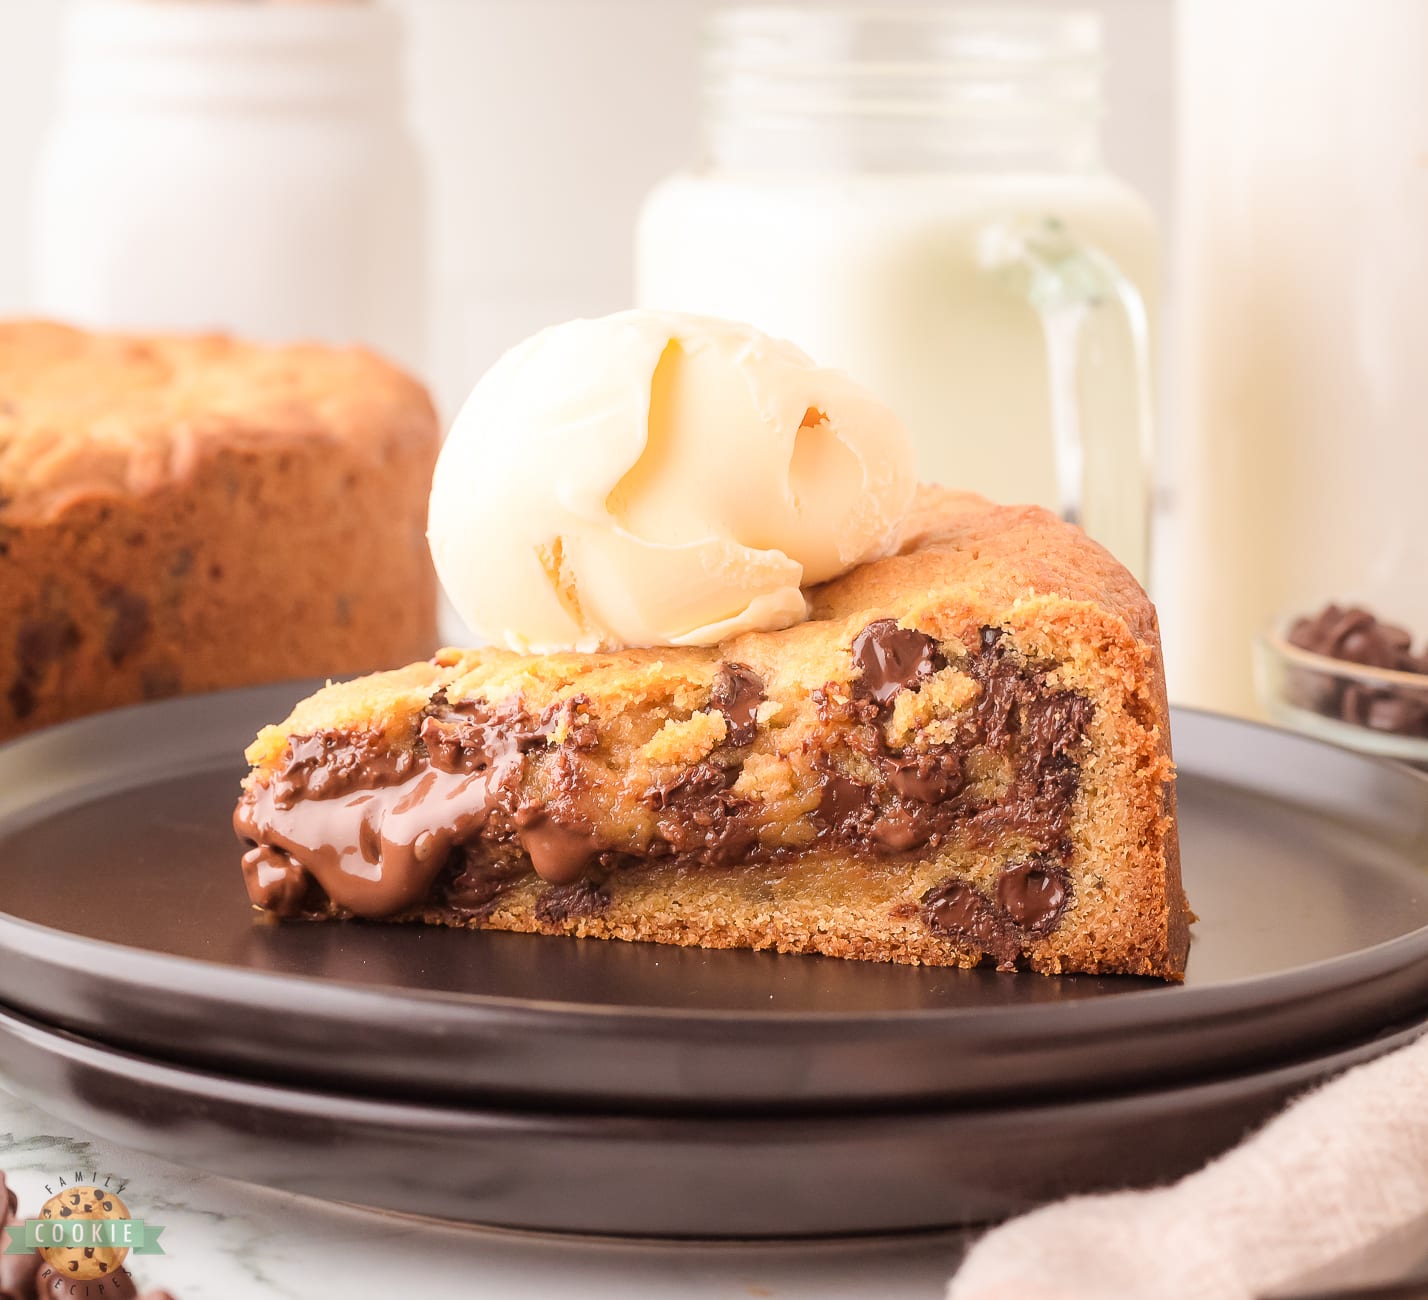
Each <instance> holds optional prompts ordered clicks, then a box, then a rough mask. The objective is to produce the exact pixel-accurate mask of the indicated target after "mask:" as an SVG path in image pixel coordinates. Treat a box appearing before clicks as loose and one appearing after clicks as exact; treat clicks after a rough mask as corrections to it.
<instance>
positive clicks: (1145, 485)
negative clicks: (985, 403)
mask: <svg viewBox="0 0 1428 1300" xmlns="http://www.w3.org/2000/svg"><path fill="white" fill-rule="evenodd" d="M980 255H981V262H982V265H983V267H984V268H985V269H986V270H988V271H989V272H991V273H993V274H995V275H997V276H999V277H1000V278H1001V279H1002V280H1003V282H1004V283H1005V284H1006V285H1007V287H1008V289H1009V291H1011V292H1013V293H1016V294H1017V295H1018V296H1020V297H1021V298H1023V299H1024V300H1025V301H1026V303H1027V304H1028V305H1029V306H1030V307H1031V309H1032V310H1033V311H1034V312H1035V313H1036V315H1037V319H1038V320H1039V321H1040V323H1041V330H1042V335H1043V337H1044V339H1045V343H1046V370H1047V383H1048V389H1049V396H1050V403H1051V434H1052V442H1053V453H1054V456H1055V465H1056V483H1057V492H1058V496H1059V498H1060V507H1061V515H1062V518H1064V519H1067V520H1069V521H1070V522H1071V523H1075V524H1080V525H1081V526H1082V527H1084V528H1085V529H1086V531H1087V532H1089V533H1090V534H1091V535H1092V536H1093V537H1095V538H1097V540H1099V541H1101V542H1103V543H1104V544H1105V545H1106V546H1107V547H1108V548H1109V549H1110V550H1111V551H1113V552H1114V553H1115V554H1116V556H1117V558H1119V559H1120V560H1121V561H1122V562H1123V563H1124V564H1126V565H1127V566H1128V567H1129V568H1130V569H1131V570H1132V571H1133V572H1135V573H1136V575H1137V576H1138V577H1139V578H1140V579H1141V580H1142V581H1144V580H1145V576H1146V569H1147V567H1148V563H1149V550H1150V456H1151V397H1150V394H1151V373H1150V338H1149V327H1148V323H1147V317H1146V309H1145V302H1144V300H1143V299H1142V297H1141V294H1140V291H1139V290H1138V289H1137V288H1136V286H1135V284H1134V283H1133V282H1132V281H1131V280H1130V278H1129V277H1128V276H1127V275H1126V274H1125V273H1124V272H1123V271H1122V270H1121V269H1120V267H1118V266H1117V265H1116V263H1115V262H1114V261H1113V260H1112V259H1111V258H1110V257H1109V256H1108V255H1107V254H1106V253H1104V252H1102V251H1101V250H1100V249H1098V248H1095V247H1093V246H1092V245H1090V244H1088V243H1086V242H1084V241H1082V240H1079V239H1078V238H1077V237H1076V236H1075V235H1073V234H1072V233H1071V231H1069V230H1068V229H1067V227H1066V225H1065V223H1063V222H1061V221H1059V220H1057V219H1056V218H1037V219H1035V220H1032V219H1026V218H1016V219H1013V220H1008V221H1003V222H998V223H996V224H994V225H991V226H988V227H987V228H986V229H985V230H983V232H982V235H981V246H980ZM1107 311H1110V312H1115V313H1118V315H1119V316H1120V318H1121V320H1122V322H1123V327H1124V340H1125V345H1126V346H1127V347H1128V348H1129V349H1130V365H1129V366H1128V367H1127V368H1126V370H1125V371H1124V372H1122V373H1127V374H1129V376H1130V381H1129V382H1130V383H1131V384H1133V385H1134V392H1132V393H1129V394H1121V395H1119V398H1120V400H1119V402H1113V406H1114V405H1119V406H1120V407H1121V408H1122V409H1128V410H1129V411H1130V412H1131V415H1130V418H1128V419H1114V418H1102V419H1098V418H1096V417H1095V415H1094V414H1093V413H1092V412H1091V411H1089V410H1088V405H1089V402H1088V392H1089V391H1093V390H1094V385H1095V382H1100V376H1101V375H1103V374H1110V375H1114V374H1115V373H1116V372H1115V371H1114V369H1112V368H1108V367H1105V366H1104V365H1101V364H1098V358H1097V354H1096V351H1095V347H1094V341H1093V339H1092V337H1091V336H1092V334H1093V333H1094V331H1092V330H1090V329H1089V328H1088V327H1089V326H1090V325H1091V323H1092V321H1093V318H1094V317H1095V316H1096V315H1097V314H1099V313H1102V312H1107ZM1127 483H1129V484H1133V485H1134V487H1133V492H1131V493H1129V494H1128V493H1127V491H1126V489H1125V486H1124V485H1125V484H1127Z"/></svg>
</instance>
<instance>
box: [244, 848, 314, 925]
mask: <svg viewBox="0 0 1428 1300" xmlns="http://www.w3.org/2000/svg"><path fill="white" fill-rule="evenodd" d="M243 883H244V885H246V886H247V889H248V898H249V899H250V900H251V901H252V902H253V904H254V905H255V906H257V907H261V908H262V909H263V910H264V911H265V912H271V913H273V915H274V916H281V917H294V916H308V917H318V916H325V915H326V914H327V912H328V910H329V909H328V900H327V895H326V894H325V893H324V892H323V889H322V886H321V885H319V884H318V883H317V881H316V880H314V879H313V877H312V875H311V874H310V873H309V872H308V871H307V869H306V868H305V867H303V866H302V865H301V864H300V863H298V862H296V861H295V860H294V859H293V858H291V857H289V856H288V854H286V853H284V852H283V851H282V850H281V849H275V848H273V847H271V846H270V845H266V844H262V845H257V846H255V847H254V848H251V849H249V850H248V852H247V853H245V854H244V855H243Z"/></svg>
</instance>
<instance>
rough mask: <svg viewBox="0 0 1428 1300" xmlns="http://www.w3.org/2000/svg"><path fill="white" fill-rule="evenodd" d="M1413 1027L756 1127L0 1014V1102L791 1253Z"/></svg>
mask: <svg viewBox="0 0 1428 1300" xmlns="http://www.w3.org/2000/svg"><path fill="white" fill-rule="evenodd" d="M1422 1029H1423V1027H1422V1026H1421V1025H1417V1026H1408V1027H1404V1028H1401V1029H1399V1030H1397V1031H1393V1032H1386V1033H1384V1034H1381V1035H1379V1036H1377V1037H1375V1038H1374V1039H1372V1040H1371V1041H1367V1042H1361V1043H1357V1044H1355V1045H1354V1046H1352V1047H1350V1048H1345V1049H1342V1050H1340V1051H1337V1052H1334V1053H1331V1054H1329V1055H1326V1056H1319V1057H1315V1058H1312V1059H1308V1060H1302V1061H1295V1062H1293V1063H1292V1064H1284V1065H1280V1066H1279V1067H1277V1068H1275V1069H1273V1070H1267V1071H1261V1072H1257V1073H1251V1074H1248V1075H1243V1076H1236V1077H1231V1078H1228V1079H1221V1080H1217V1081H1215V1082H1213V1083H1198V1084H1191V1085H1189V1086H1184V1087H1177V1088H1169V1089H1160V1090H1153V1091H1145V1092H1133V1093H1129V1094H1125V1095H1121V1096H1116V1097H1103V1098H1096V1099H1089V1100H1076V1101H1061V1102H1051V1103H1046V1104H1033V1105H1026V1106H1012V1107H965V1108H949V1109H942V1110H938V1109H931V1110H915V1109H907V1110H900V1111H897V1112H895V1113H887V1114H855V1115H817V1116H797V1115H779V1116H774V1117H754V1116H723V1117H718V1118H705V1117H699V1116H687V1115H668V1114H666V1115H653V1116H651V1115H646V1116H640V1115H628V1114H625V1115H608V1114H580V1113H572V1112H540V1111H528V1110H526V1111H522V1110H501V1109H495V1108H486V1107H481V1108H477V1107H458V1106H449V1107H448V1106H432V1105H416V1104H412V1103H402V1102H384V1101H378V1100H375V1099H372V1098H362V1097H351V1096H344V1095H341V1094H335V1093H329V1092H319V1091H313V1090H307V1089H297V1088H287V1087H275V1086H272V1085H266V1084H259V1083H252V1082H248V1081H245V1080H238V1079H233V1078H230V1077H227V1076H224V1075H216V1074H207V1073H202V1072H198V1071H193V1070H187V1069H182V1068H179V1067H175V1066H172V1065H167V1064H164V1063H162V1062H159V1061H154V1060H151V1059H147V1058H144V1057H141V1056H136V1055H133V1054H129V1053H121V1052H118V1051H115V1050H114V1049H111V1048H107V1047H102V1046H99V1045H97V1044H94V1043H92V1042H88V1041H86V1040H84V1039H81V1038H78V1037H74V1036H72V1035H68V1034H63V1033H59V1032H57V1031H54V1030H50V1029H47V1028H45V1027H43V1026H41V1025H38V1024H36V1023H35V1022H33V1021H27V1020H24V1019H22V1018H20V1017H17V1016H10V1015H5V1014H2V1013H0V1051H3V1052H4V1054H5V1058H6V1060H7V1062H8V1067H9V1073H10V1077H11V1080H12V1083H13V1084H14V1085H15V1086H16V1087H17V1088H18V1090H20V1091H21V1092H23V1093H25V1094H27V1095H28V1096H30V1097H31V1098H32V1099H33V1100H35V1101H36V1102H37V1103H38V1104H40V1105H41V1106H43V1107H45V1108H46V1109H49V1110H51V1111H54V1112H56V1113H58V1114H60V1115H63V1116H65V1117H66V1118H67V1119H70V1120H73V1121H74V1122H75V1123H77V1124H80V1125H82V1126H83V1127H84V1128H86V1129H88V1130H91V1131H93V1132H96V1133H98V1134H100V1135H101V1136H103V1137H106V1138H108V1139H110V1140H112V1141H114V1142H118V1143H122V1144H124V1145H126V1146H130V1147H135V1148H138V1149H139V1150H144V1151H150V1152H154V1153H156V1154H159V1155H162V1156H163V1157H164V1158H165V1159H169V1160H175V1161H178V1162H179V1163H181V1164H190V1165H196V1166H198V1167H200V1168H203V1169H209V1170H213V1171H216V1172H218V1173H222V1174H227V1175H229V1176H231V1177H234V1178H242V1179H247V1180H249V1181H251V1182H258V1183H263V1184H265V1185H266V1186H269V1187H279V1188H283V1189H285V1190H288V1191H294V1192H303V1193H307V1194H309V1195H313V1196H320V1197H323V1198H325V1199H328V1200H338V1201H352V1202H356V1203H358V1204H364V1205H371V1206H376V1207H378V1208H381V1209H389V1210H399V1211H404V1212H408V1213H412V1214H423V1215H432V1216H435V1217H439V1218H448V1219H464V1220H469V1221H472V1222H477V1223H489V1224H497V1225H501V1226H504V1227H512V1228H528V1229H539V1230H549V1231H557V1232H560V1231H565V1232H587V1233H612V1234H623V1235H637V1236H646V1237H648V1236H698V1237H793V1236H805V1235H824V1234H831V1233H848V1232H888V1231H896V1230H903V1229H914V1228H931V1227H942V1226H946V1225H954V1224H970V1223H986V1222H990V1221H992V1220H996V1219H1001V1218H1005V1217H1006V1216H1008V1215H1011V1214H1016V1213H1019V1212H1021V1211H1023V1210H1026V1209H1030V1208H1031V1207H1033V1206H1035V1205H1038V1204H1040V1203H1042V1202H1044V1201H1047V1200H1052V1199H1055V1198H1058V1197H1061V1196H1065V1195H1070V1194H1072V1193H1076V1192H1088V1191H1099V1190H1105V1189H1108V1188H1117V1187H1127V1186H1138V1185H1144V1184H1148V1183H1155V1182H1159V1181H1161V1180H1163V1179H1167V1178H1173V1177H1175V1176H1177V1175H1179V1174H1182V1173H1186V1172H1188V1171H1189V1170H1191V1169H1194V1168H1196V1167H1197V1166H1199V1165H1200V1164H1202V1163H1203V1162H1204V1161H1205V1160H1207V1159H1209V1158H1210V1157H1212V1156H1214V1155H1216V1154H1218V1153H1219V1152H1220V1151H1223V1150H1224V1149H1226V1148H1227V1147H1229V1146H1232V1145H1233V1144H1234V1143H1235V1142H1236V1141H1238V1140H1239V1139H1240V1138H1241V1137H1242V1136H1243V1135H1244V1134H1245V1133H1246V1132H1247V1131H1248V1130H1249V1129H1251V1128H1252V1127H1254V1126H1255V1125H1257V1124H1258V1123H1260V1122H1261V1121H1262V1120H1263V1119H1265V1118H1266V1117H1267V1116H1268V1115H1270V1114H1271V1113H1273V1111H1275V1110H1276V1109H1277V1108H1278V1107H1279V1106H1281V1105H1282V1104H1283V1103H1284V1101H1285V1100H1286V1099H1287V1098H1289V1097H1290V1096H1292V1095H1293V1094H1294V1093H1296V1092H1298V1091H1300V1090H1302V1089H1304V1088H1306V1087H1308V1086H1309V1085H1310V1084H1312V1083H1315V1082H1317V1081H1318V1080H1320V1079H1322V1078H1325V1077H1326V1076H1328V1075H1330V1074H1333V1073H1336V1072H1338V1071H1340V1070H1343V1069H1345V1068H1347V1067H1348V1066H1351V1065H1355V1064H1357V1063H1358V1062H1360V1061H1364V1060H1368V1059H1370V1058H1371V1057H1373V1056H1376V1055H1379V1054H1380V1053H1382V1052H1385V1051H1388V1050H1390V1049H1391V1048H1393V1047H1397V1046H1401V1045H1402V1044H1404V1043H1406V1042H1408V1041H1410V1040H1411V1039H1412V1038H1414V1037H1416V1036H1417V1035H1418V1034H1419V1033H1421V1032H1422Z"/></svg>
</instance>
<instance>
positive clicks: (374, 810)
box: [234, 313, 1189, 979]
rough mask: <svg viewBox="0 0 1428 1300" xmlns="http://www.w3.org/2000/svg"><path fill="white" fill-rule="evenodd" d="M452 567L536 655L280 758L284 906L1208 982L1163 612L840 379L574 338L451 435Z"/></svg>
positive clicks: (477, 401)
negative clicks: (1178, 783) (943, 461)
mask: <svg viewBox="0 0 1428 1300" xmlns="http://www.w3.org/2000/svg"><path fill="white" fill-rule="evenodd" d="M542 471H544V473H545V475H546V477H545V478H542ZM914 493H915V496H914ZM431 538H432V544H433V551H434V554H435V556H436V559H437V563H438V569H439V571H440V572H441V574H442V577H443V579H444V581H445V582H446V585H447V588H448V591H449V593H450V594H451V595H452V596H453V598H454V599H455V601H456V603H457V605H458V608H460V609H461V611H462V613H463V614H464V615H465V616H466V617H467V619H468V621H469V622H470V623H471V624H472V625H473V626H474V627H476V628H478V629H479V630H480V631H481V633H483V634H484V635H485V636H487V637H489V638H491V639H493V640H499V641H502V642H504V643H505V644H506V645H507V646H512V647H515V648H514V649H507V648H504V647H503V648H492V649H479V650H454V649H453V650H445V651H442V652H441V653H440V654H438V655H437V656H435V658H433V659H432V660H431V661H429V662H424V663H419V664H413V665H411V666H409V667H406V668H400V669H397V670H395V671H393V672H388V673H379V674H376V675H374V676H371V677H365V678H361V679H359V680H356V681H352V682H345V683H338V684H335V685H330V686H328V687H327V688H325V689H324V690H322V691H319V692H318V693H317V694H316V695H314V696H312V697H311V698H309V699H307V700H305V701H303V702H302V703H300V704H299V705H298V706H297V708H296V709H295V710H294V711H293V713H292V715H291V716H290V717H289V718H288V719H287V720H286V721H285V722H283V723H281V724H280V725H278V726H272V727H268V728H266V729H264V731H263V732H262V733H261V734H260V735H259V736H258V738H257V740H256V741H255V742H254V744H253V745H252V746H251V747H250V748H249V750H248V758H249V760H250V762H251V763H252V765H253V770H252V772H251V774H250V775H249V776H248V778H247V780H246V782H245V789H244V793H243V796H242V799H241V800H240V803H239V805H238V809H237V812H236V814H235V818H234V823H235V827H236V828H237V831H238V833H239V835H240V836H241V837H242V838H243V839H244V840H245V841H247V842H248V844H249V846H250V847H249V849H248V851H247V853H246V855H245V857H244V860H243V870H244V875H245V878H246V881H247V885H248V891H249V895H250V897H251V898H252V900H253V902H254V904H255V905H256V906H257V907H259V908H261V909H264V910H266V911H269V912H273V913H276V914H278V915H280V916H301V917H309V918H325V917H334V918H335V917H345V916H357V917H369V918H381V919H388V920H425V921H429V922H439V923H443V924H448V925H458V926H468V927H472V928H489V929H503V930H523V931H541V932H545V933H551V934H572V935H584V936H592V937H599V938H610V939H633V940H650V941H655V942H664V943H678V944H694V945H702V946H705V947H751V948H775V949H778V950H779V951H784V952H817V953H824V954H828V955H830V956H837V957H852V958H860V959H865V960H875V961H901V962H923V963H927V964H935V965H963V966H967V965H974V964H977V963H978V962H981V961H984V960H985V961H988V962H992V963H995V964H996V965H997V966H999V967H1001V968H1003V969H1013V968H1016V967H1018V966H1029V967H1031V968H1033V969H1035V970H1039V971H1043V972H1047V973H1056V972H1069V971H1096V972H1125V973H1134V974H1142V975H1156V976H1161V977H1164V978H1168V979H1178V978H1181V977H1182V975H1183V972H1184V966H1185V957H1186V950H1187V946H1188V930H1187V922H1188V916H1189V914H1188V910H1187V907H1186V903H1185V898H1184V895H1183V893H1182V891H1181V886H1180V874H1179V858H1178V849H1177V841H1176V834H1175V803H1174V794H1173V785H1172V768H1171V762H1170V739H1169V730H1168V710H1167V707H1166V702H1165V689H1164V680H1163V673H1162V669H1161V660H1160V644H1159V636H1158V632H1157V628H1156V621H1155V613H1154V610H1153V608H1152V607H1151V605H1150V602H1149V601H1148V600H1147V598H1146V596H1145V594H1144V593H1143V592H1142V591H1141V589H1140V588H1139V586H1138V585H1137V584H1136V583H1135V581H1134V580H1133V579H1132V578H1131V577H1130V575H1129V574H1128V573H1127V572H1126V571H1125V570H1124V569H1123V568H1122V567H1121V566H1120V565H1119V564H1117V563H1116V562H1115V561H1114V560H1113V559H1112V558H1111V557H1110V556H1109V555H1108V554H1107V553H1106V552H1105V551H1104V550H1102V549H1101V548H1100V547H1099V546H1097V545H1096V544H1095V543H1093V542H1091V541H1090V540H1088V539H1087V538H1086V537H1085V535H1084V534H1083V533H1081V532H1080V531H1079V530H1078V529H1076V528H1073V527H1071V526H1070V525H1067V524H1064V523H1062V522H1060V521H1059V520H1057V519H1056V518H1055V517H1053V516H1052V515H1050V514H1048V513H1047V512H1046V511H1044V510H1041V509H1038V508H1035V507H999V506H994V505H992V504H990V503H988V502H986V501H983V500H981V499H980V498H977V497H972V496H968V495H965V494H958V493H954V492H950V491H946V490H944V489H941V488H934V487H923V488H920V489H917V488H915V487H914V485H913V480H912V472H911V455H910V452H909V450H908V447H907V441H906V435H905V434H904V433H903V431H902V429H901V426H900V425H898V423H897V421H896V419H895V418H894V417H893V416H892V415H891V413H890V412H888V411H887V410H886V408H884V407H882V406H881V405H880V404H879V403H877V402H876V401H875V400H874V399H873V398H871V397H870V396H868V395H867V394H866V393H864V392H862V391H861V390H860V389H858V388H857V387H856V386H855V385H853V384H852V383H851V381H849V380H848V379H847V378H846V377H844V376H842V375H840V374H837V373H836V372H829V371H822V370H819V369H818V368H816V367H815V366H813V364H812V363H811V362H810V361H808V359H807V358H806V357H804V356H803V355H802V354H801V353H799V352H798V351H797V350H796V349H793V348H791V347H789V346H788V345H786V344H779V343H774V342H773V341H770V340H766V339H763V338H762V337H761V336H759V335H757V334H755V333H754V332H752V331H750V330H747V329H746V328H743V327H736V326H729V325H725V324H724V323H722V322H713V321H707V320H702V319H700V318H691V317H680V316H668V315H652V314H649V313H624V314H622V315H620V316H616V317H610V318H606V319H605V320H604V321H594V322H578V323H573V324H572V325H568V326H561V327H558V328H557V329H556V330H554V331H547V332H546V334H544V335H540V336H537V338H536V339H535V340H533V341H531V342H530V343H527V344H525V345H523V347H522V348H520V349H517V350H516V351H515V352H514V353H512V354H510V355H509V356H508V357H507V358H506V359H505V360H503V361H502V362H501V363H499V364H498V366H497V367H496V369H495V370H494V371H493V372H492V373H491V375H489V376H488V377H487V379H486V380H483V382H482V385H480V386H478V388H477V390H476V393H475V394H473V397H472V399H471V401H470V402H469V403H468V405H467V407H466V408H465V410H464V411H463V412H462V414H461V416H460V417H458V421H457V426H456V428H455V429H454V431H453V433H452V439H451V441H450V442H449V443H448V446H447V449H446V450H445V451H444V452H443V455H442V460H441V463H440V465H439V467H438V472H437V479H436V483H435V486H434V489H433V494H432V513H431ZM515 575H519V576H515ZM639 642H643V644H639ZM536 650H538V651H540V653H523V651H536Z"/></svg>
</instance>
